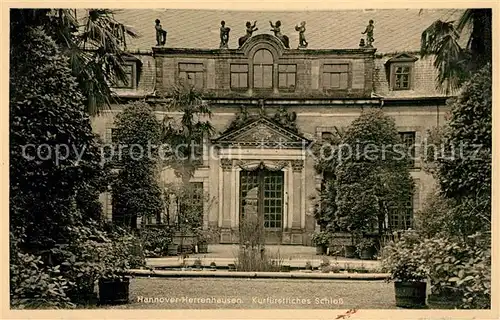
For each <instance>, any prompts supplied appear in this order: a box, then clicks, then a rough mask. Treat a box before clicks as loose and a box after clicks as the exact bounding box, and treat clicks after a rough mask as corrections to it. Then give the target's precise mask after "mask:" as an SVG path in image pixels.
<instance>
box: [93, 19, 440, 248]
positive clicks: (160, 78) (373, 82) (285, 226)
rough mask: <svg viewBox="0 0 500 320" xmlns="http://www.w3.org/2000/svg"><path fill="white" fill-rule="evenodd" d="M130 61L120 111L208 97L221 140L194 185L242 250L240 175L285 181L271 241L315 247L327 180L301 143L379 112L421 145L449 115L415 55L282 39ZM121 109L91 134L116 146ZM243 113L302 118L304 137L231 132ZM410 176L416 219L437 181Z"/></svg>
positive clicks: (212, 220)
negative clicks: (179, 92) (172, 95)
mask: <svg viewBox="0 0 500 320" xmlns="http://www.w3.org/2000/svg"><path fill="white" fill-rule="evenodd" d="M308 25H309V23H308ZM151 32H153V31H151ZM169 34H170V33H169ZM309 38H310V37H309ZM309 38H308V39H309ZM376 38H377V37H376ZM377 41H379V40H377ZM168 43H169V40H167V44H168ZM152 45H154V44H153V43H152ZM376 45H377V43H374V46H375V47H376ZM292 47H293V46H292ZM396 49H397V48H395V50H394V51H396ZM260 50H265V52H264V51H260ZM261 53H265V54H264V55H263V57H264V58H263V59H264V60H262V61H261V60H258V59H257V55H260V54H261ZM269 54H270V56H269ZM265 55H267V58H266V56H265ZM134 56H135V57H136V58H135V60H134V59H132V60H130V62H129V63H130V65H131V67H132V70H133V72H132V78H133V80H134V85H133V86H132V87H129V88H117V89H116V93H117V94H118V95H119V96H120V97H121V98H122V102H123V104H124V103H126V101H127V100H133V99H143V100H144V99H145V100H146V101H148V102H150V103H151V104H153V105H156V106H160V105H161V103H159V102H160V101H161V98H160V97H162V96H165V95H166V96H168V92H169V89H170V88H171V87H172V86H173V85H174V84H175V83H177V82H178V81H179V79H180V78H181V77H186V76H187V77H188V78H190V79H189V81H192V82H193V85H198V86H200V88H201V89H203V91H204V92H205V96H206V100H207V101H208V102H209V103H210V105H211V107H212V112H213V118H212V124H213V126H214V127H215V128H216V131H217V132H218V134H217V135H216V136H215V137H212V139H211V140H209V139H206V140H205V141H204V142H205V147H204V161H203V165H202V167H200V168H199V169H198V170H197V171H196V173H195V175H194V177H193V179H192V181H193V182H202V183H203V188H204V190H205V192H206V193H207V194H208V195H209V197H210V198H213V199H214V200H215V201H214V204H213V205H211V206H210V207H208V208H206V212H205V215H204V226H205V227H208V226H210V227H215V228H218V229H220V231H221V237H220V242H222V243H234V242H237V241H238V229H239V222H240V218H241V213H242V210H243V209H242V208H243V204H242V199H241V197H242V195H243V194H242V192H241V190H240V187H241V186H242V184H241V183H242V182H241V181H240V179H242V177H243V176H242V175H241V172H246V171H251V170H255V169H257V168H259V166H260V167H262V168H265V169H267V170H269V171H270V172H280V173H279V174H278V177H279V179H281V180H280V185H282V189H281V190H282V193H279V194H280V198H279V199H278V200H276V201H278V202H279V203H280V207H279V208H280V209H279V210H280V214H281V218H280V221H279V223H278V222H276V224H275V225H274V226H275V227H274V229H273V230H278V229H279V230H278V231H279V232H277V233H275V234H274V235H273V238H272V240H270V242H273V243H276V242H277V243H282V244H310V236H311V233H312V232H313V231H314V230H315V229H316V228H317V225H316V223H315V220H314V218H313V206H314V203H313V201H312V200H311V197H313V196H315V195H316V193H317V191H316V190H317V188H318V187H319V186H320V184H321V177H320V176H318V175H317V173H316V172H315V170H314V159H313V158H312V157H311V155H310V154H308V152H307V150H306V148H304V147H303V146H304V144H309V143H311V142H313V141H316V140H319V139H321V136H322V134H323V133H328V132H334V131H335V130H336V128H343V127H347V126H348V125H349V124H350V123H351V122H352V121H353V120H354V119H356V118H357V117H358V116H359V115H360V113H361V111H362V110H363V109H364V108H369V107H382V108H383V110H384V111H385V112H386V113H387V114H388V115H390V116H391V117H393V118H394V119H395V121H396V125H397V128H398V130H399V131H400V132H406V133H413V134H414V138H415V143H416V144H419V143H420V142H421V141H422V140H423V139H424V138H425V135H426V131H427V130H428V129H431V128H432V127H434V126H437V125H439V124H440V123H443V122H444V117H445V114H446V112H447V111H448V109H447V107H446V105H445V101H446V98H447V97H446V96H444V95H442V94H441V93H439V92H436V90H435V84H434V79H435V74H436V73H435V70H434V68H433V66H432V63H431V61H430V60H427V59H425V60H424V59H420V57H418V55H417V54H415V53H414V52H412V51H407V52H406V53H405V55H404V56H401V53H394V54H390V53H383V52H382V53H379V52H377V49H376V48H353V49H286V48H285V47H284V46H283V44H282V43H281V41H280V40H279V39H278V38H276V37H274V36H272V35H269V34H258V35H254V36H253V37H252V38H250V39H249V40H248V41H247V42H246V43H245V44H244V45H243V46H242V47H241V48H239V49H196V48H170V47H152V48H151V49H150V50H149V51H148V50H146V51H144V50H143V51H137V52H135V53H134ZM265 59H268V60H267V61H266V60H265ZM391 59H393V60H391ZM398 59H399V60H398ZM391 61H392V62H391ZM392 63H394V65H395V66H396V64H397V65H398V66H399V64H401V63H402V65H404V66H406V65H408V66H410V68H409V69H408V70H409V73H410V74H409V75H407V76H405V75H404V74H403V75H396V74H394V72H395V71H394V70H396V68H394V67H393V68H391V64H392ZM405 63H406V64H405ZM235 66H238V67H235ZM284 66H287V67H284ZM290 66H292V67H290ZM398 70H399V71H401V72H402V73H404V72H405V70H404V69H398ZM408 70H406V71H408ZM259 73H261V74H260V75H259ZM396 77H402V78H398V79H399V80H400V81H401V82H400V83H399V82H398V83H399V85H400V86H402V88H396V87H395V83H394V81H395V80H394V79H395V78H396ZM405 77H407V78H405ZM406 79H409V80H408V81H409V83H406V82H405V81H406ZM406 86H407V87H406ZM123 104H122V103H120V104H116V105H113V106H112V108H111V110H106V111H104V112H103V113H102V114H101V115H100V116H98V117H95V118H94V119H93V126H94V129H95V131H96V132H97V133H99V134H100V135H101V136H103V137H104V138H105V141H108V142H109V141H110V140H109V139H110V132H111V128H112V127H113V122H114V117H115V115H116V114H117V113H119V112H120V110H121V109H122V108H123ZM241 106H245V107H247V109H248V111H249V112H250V113H252V114H267V115H273V114H274V113H275V112H276V110H277V109H278V108H280V107H283V108H285V109H286V110H287V112H288V113H294V114H295V115H296V125H297V127H298V129H299V133H295V132H292V131H290V130H288V129H286V128H282V127H280V126H279V125H277V124H276V123H273V122H272V121H269V120H268V119H267V118H266V117H261V118H259V119H258V120H255V121H254V122H253V123H249V124H247V125H246V126H244V127H242V128H240V129H239V131H237V132H229V133H227V132H226V130H227V128H228V126H229V124H230V123H231V122H232V121H233V120H234V119H235V117H236V115H237V114H238V112H239V110H240V107H241ZM157 110H158V111H157V114H158V117H159V118H161V117H163V116H164V115H165V114H166V113H168V114H169V115H171V116H173V117H180V116H181V114H180V113H179V112H176V111H175V110H170V111H168V112H167V111H165V110H162V109H161V108H160V107H158V108H157ZM277 140H280V141H282V142H283V144H281V145H278V146H277V145H274V146H272V145H270V144H269V142H272V141H277ZM262 143H263V144H264V147H263V145H262ZM411 174H412V176H413V177H414V179H415V182H416V186H417V189H416V194H415V195H414V198H413V202H414V203H413V210H414V212H416V211H417V210H418V209H419V208H420V206H421V203H422V201H423V199H424V198H425V195H426V193H427V192H429V191H430V190H431V189H432V187H433V184H434V181H433V179H432V177H431V176H429V175H428V174H426V173H425V172H423V171H422V168H421V164H420V162H419V161H418V160H417V161H416V163H415V167H414V168H413V169H412V172H411ZM176 179H177V178H176V176H175V175H174V173H173V172H172V170H171V169H169V168H164V170H163V172H162V174H161V181H164V182H165V183H166V182H172V181H175V180H176ZM102 199H103V202H104V203H105V204H106V206H105V208H106V211H107V214H108V217H109V216H110V210H112V209H111V207H110V205H109V201H110V200H109V196H107V195H103V196H102ZM273 201H274V200H273ZM276 210H278V209H276ZM277 226H279V227H277Z"/></svg>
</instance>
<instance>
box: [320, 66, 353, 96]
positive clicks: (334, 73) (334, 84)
mask: <svg viewBox="0 0 500 320" xmlns="http://www.w3.org/2000/svg"><path fill="white" fill-rule="evenodd" d="M348 87H349V65H348V64H346V63H344V64H325V65H323V88H324V89H339V90H342V89H347V88H348Z"/></svg>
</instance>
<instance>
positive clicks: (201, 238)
mask: <svg viewBox="0 0 500 320" xmlns="http://www.w3.org/2000/svg"><path fill="white" fill-rule="evenodd" d="M197 235H198V237H197V238H198V243H197V245H198V253H208V244H209V243H212V242H213V241H214V240H215V239H216V238H217V232H216V231H215V230H213V229H211V228H208V229H199V230H198V231H197Z"/></svg>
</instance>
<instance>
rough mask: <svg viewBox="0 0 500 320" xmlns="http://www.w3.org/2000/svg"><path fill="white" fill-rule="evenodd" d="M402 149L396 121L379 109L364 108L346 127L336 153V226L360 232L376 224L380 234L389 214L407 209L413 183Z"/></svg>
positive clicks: (355, 232)
mask: <svg viewBox="0 0 500 320" xmlns="http://www.w3.org/2000/svg"><path fill="white" fill-rule="evenodd" d="M402 147H403V145H402V143H401V140H400V138H399V135H398V132H397V130H396V125H395V122H394V120H393V119H392V118H390V117H389V116H387V115H385V114H384V113H383V111H382V110H380V109H372V110H368V111H364V112H363V113H362V114H361V116H360V117H359V118H358V119H356V120H354V121H353V123H352V124H351V125H350V126H349V128H348V129H347V131H346V132H345V135H344V137H343V139H342V144H341V145H340V146H339V147H338V149H337V150H336V152H335V154H336V158H337V159H336V161H338V162H337V164H336V167H335V175H336V180H335V181H336V199H335V203H336V205H337V211H336V213H335V220H336V222H337V224H338V225H339V226H340V227H342V228H343V229H345V230H347V231H349V232H351V233H353V235H356V236H360V235H362V234H364V233H367V232H372V231H373V229H374V226H376V225H377V224H378V231H379V234H382V233H383V232H384V231H385V230H386V229H387V226H385V221H386V220H387V219H388V218H389V217H388V216H389V214H390V213H391V212H396V213H398V214H401V213H403V212H405V210H406V204H407V202H408V199H411V197H412V195H413V189H414V182H413V179H412V178H411V176H410V173H409V161H408V154H409V150H405V149H404V148H402ZM401 217H404V215H401Z"/></svg>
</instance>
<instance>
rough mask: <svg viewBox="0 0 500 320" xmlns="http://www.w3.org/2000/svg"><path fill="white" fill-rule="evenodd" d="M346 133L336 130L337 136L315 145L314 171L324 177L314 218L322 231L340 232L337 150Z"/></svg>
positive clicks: (334, 135)
mask: <svg viewBox="0 0 500 320" xmlns="http://www.w3.org/2000/svg"><path fill="white" fill-rule="evenodd" d="M344 134H345V131H343V130H341V129H338V128H336V132H335V134H333V135H332V136H330V137H327V138H325V139H322V141H321V142H320V143H315V144H314V145H313V154H314V156H315V161H316V162H315V165H314V169H315V170H316V172H317V173H318V174H321V175H322V176H323V180H322V183H321V189H320V190H318V191H319V198H318V199H315V200H316V203H315V207H314V218H315V219H316V222H317V223H318V225H319V226H320V228H321V230H326V229H329V230H330V231H338V230H339V226H338V224H337V223H336V221H335V212H336V211H337V204H336V202H335V199H336V197H337V190H336V183H335V180H336V175H335V171H336V167H337V165H338V161H337V158H336V157H335V150H334V149H335V148H336V147H337V148H338V146H339V145H340V144H341V143H342V138H343V136H344Z"/></svg>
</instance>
